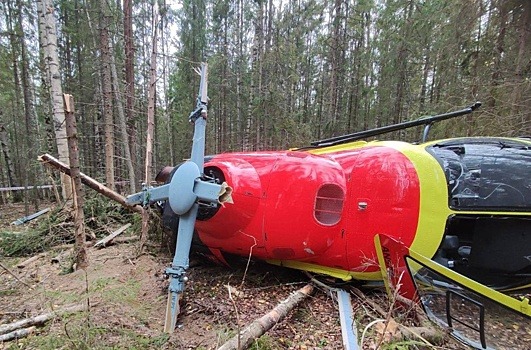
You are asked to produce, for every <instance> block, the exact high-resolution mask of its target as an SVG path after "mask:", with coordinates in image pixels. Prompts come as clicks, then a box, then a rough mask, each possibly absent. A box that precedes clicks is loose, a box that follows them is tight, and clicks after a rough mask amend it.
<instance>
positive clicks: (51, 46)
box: [37, 0, 72, 200]
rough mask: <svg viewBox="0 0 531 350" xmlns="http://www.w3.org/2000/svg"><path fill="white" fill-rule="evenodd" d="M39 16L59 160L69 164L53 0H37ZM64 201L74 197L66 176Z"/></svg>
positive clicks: (63, 182) (64, 180)
mask: <svg viewBox="0 0 531 350" xmlns="http://www.w3.org/2000/svg"><path fill="white" fill-rule="evenodd" d="M37 11H38V16H39V36H40V41H41V45H42V52H43V55H44V61H45V70H46V75H45V76H46V79H47V80H48V82H49V86H50V94H51V96H50V99H51V103H52V114H53V125H54V131H55V141H56V144H57V153H58V157H59V160H60V161H62V162H65V163H67V164H68V143H67V138H66V124H65V112H64V108H63V88H62V85H61V73H60V71H59V55H58V53H57V33H56V27H55V22H56V19H55V16H54V12H53V11H54V7H53V3H52V1H51V0H37ZM61 185H62V189H63V197H64V199H65V200H66V199H69V198H71V197H72V185H71V183H70V179H69V178H68V177H67V176H66V175H61Z"/></svg>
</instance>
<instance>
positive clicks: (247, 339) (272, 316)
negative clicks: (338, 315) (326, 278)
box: [218, 284, 313, 350]
mask: <svg viewBox="0 0 531 350" xmlns="http://www.w3.org/2000/svg"><path fill="white" fill-rule="evenodd" d="M312 291H313V285H311V284H307V285H305V286H304V287H302V288H301V289H299V290H298V291H296V292H295V293H293V294H291V295H290V296H289V297H288V298H287V299H285V300H283V301H281V302H280V304H278V305H277V306H275V308H274V309H273V310H271V311H269V312H268V313H267V314H265V315H264V316H262V317H260V318H258V319H256V320H254V321H253V322H252V323H251V324H250V325H249V326H247V327H246V328H245V329H244V330H243V331H242V332H241V334H237V335H235V336H234V337H232V338H231V339H229V340H228V341H227V342H226V343H225V344H223V345H222V346H221V347H219V348H218V350H237V349H238V346H239V348H240V349H247V348H248V347H249V345H251V344H252V342H253V340H255V339H257V338H259V337H261V336H262V335H263V334H264V333H265V332H267V331H268V330H269V329H271V327H273V326H274V325H275V324H277V323H278V322H279V321H280V320H282V319H283V318H284V317H286V315H287V314H288V313H289V312H290V311H291V310H293V309H294V308H295V306H297V305H298V304H299V303H300V302H301V301H302V300H304V299H305V298H306V297H307V296H308V295H310V294H311V293H312Z"/></svg>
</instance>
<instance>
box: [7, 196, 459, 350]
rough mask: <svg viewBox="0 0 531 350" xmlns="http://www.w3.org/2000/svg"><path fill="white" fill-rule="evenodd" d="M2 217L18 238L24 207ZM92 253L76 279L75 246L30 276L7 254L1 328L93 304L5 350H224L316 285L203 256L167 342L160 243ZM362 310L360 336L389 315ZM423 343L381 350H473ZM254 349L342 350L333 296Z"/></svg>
mask: <svg viewBox="0 0 531 350" xmlns="http://www.w3.org/2000/svg"><path fill="white" fill-rule="evenodd" d="M0 213H1V216H0V232H1V231H2V230H14V228H13V226H10V225H9V223H10V222H12V221H13V220H15V219H17V218H19V217H21V216H24V208H23V206H15V205H8V206H0ZM38 220H42V219H40V218H39V219H36V220H35V221H38ZM28 225H32V224H28ZM33 225H35V223H33ZM119 226H120V225H118V226H117V227H109V228H108V230H110V231H112V230H113V229H117V228H118V227H119ZM16 230H19V232H18V233H17V234H19V235H24V234H25V232H26V231H25V230H26V228H24V227H21V226H19V227H17V228H16ZM87 251H88V259H89V266H88V268H87V269H86V270H78V271H75V272H71V273H68V270H69V265H71V264H70V262H69V256H70V251H69V250H68V248H66V250H65V248H62V249H50V250H47V251H46V252H45V254H43V256H42V257H41V258H40V259H39V260H37V261H34V262H33V263H31V264H29V265H28V266H26V267H24V268H17V264H19V263H20V262H21V261H23V260H25V259H27V258H28V257H27V256H26V257H16V258H14V257H9V258H8V257H5V256H3V255H2V251H1V250H0V262H1V263H2V265H3V266H4V267H7V268H8V269H9V271H7V270H5V269H0V325H2V324H7V323H10V322H14V321H17V320H20V319H23V318H26V317H31V316H35V315H39V314H44V313H47V312H50V311H52V310H57V309H60V308H61V307H63V306H67V305H72V304H76V303H83V304H87V305H89V309H88V311H86V312H78V313H74V314H70V315H64V316H61V317H56V318H55V319H53V320H51V321H49V322H47V323H45V324H44V325H42V326H41V327H39V328H37V329H36V331H35V332H34V333H33V334H32V335H30V336H29V337H27V338H20V339H18V340H15V341H10V342H5V343H2V342H0V349H45V350H46V349H216V348H217V347H218V346H220V345H221V344H223V343H224V342H225V341H227V340H228V339H229V338H230V337H232V336H233V335H235V334H236V332H237V330H238V328H239V327H240V328H241V329H243V328H244V327H245V325H248V324H249V323H251V322H252V321H253V320H254V319H256V318H258V317H260V316H262V315H264V314H265V313H267V312H268V311H269V310H271V309H272V308H273V307H274V306H275V305H277V304H278V303H279V302H280V301H282V300H283V299H285V298H286V297H288V296H289V295H290V294H291V293H292V292H294V291H296V290H298V289H299V288H301V287H302V286H304V285H305V284H306V283H308V281H309V278H308V276H306V275H304V274H302V273H299V272H297V271H294V270H289V269H285V268H280V267H275V266H270V265H266V264H262V263H255V262H251V264H250V266H249V268H248V269H247V270H246V263H245V262H243V263H242V264H237V265H236V266H235V267H234V268H232V269H229V268H227V267H223V266H219V265H216V264H214V263H211V262H210V261H209V260H208V259H205V258H202V257H198V256H194V257H193V258H192V265H193V267H191V268H190V269H189V278H190V280H189V282H188V285H187V289H186V292H185V297H184V300H183V305H182V309H181V315H180V317H179V320H178V325H177V329H176V330H175V332H174V333H172V334H171V335H168V334H166V333H163V332H162V330H163V326H164V314H165V308H166V295H167V287H168V281H167V280H166V279H165V278H164V277H163V274H162V272H163V271H164V268H165V267H166V266H167V265H168V264H169V262H170V261H171V256H170V255H169V254H167V253H163V252H161V249H160V248H159V247H153V245H152V246H151V247H150V248H148V249H147V250H146V251H145V253H143V254H141V255H140V256H138V254H137V245H136V243H127V244H126V243H123V244H117V245H112V246H109V247H106V248H103V249H96V248H92V247H91V248H88V250H87ZM11 273H12V274H11ZM228 286H230V287H231V288H232V289H231V294H230V296H229V292H228ZM231 298H232V299H231ZM367 298H369V299H370V300H372V301H373V302H376V303H378V304H379V305H380V306H381V307H382V308H383V309H385V310H387V309H388V305H389V304H388V303H389V301H388V299H387V298H386V296H385V294H384V293H382V292H381V291H376V292H369V293H367ZM353 308H354V313H355V317H356V322H357V324H358V336H359V337H361V333H362V332H363V330H364V328H365V327H366V326H367V325H368V324H369V323H371V321H373V320H375V319H377V318H381V317H382V316H381V315H378V313H377V312H375V311H374V310H373V309H371V307H370V305H369V304H367V303H366V302H364V301H362V300H357V299H356V298H355V297H354V298H353ZM381 336H382V335H381V334H380V333H378V327H369V328H367V332H366V335H365V338H364V339H365V341H364V344H363V349H374V348H376V344H378V343H379V339H380V337H381ZM358 339H359V338H358ZM419 344H421V342H419V341H411V340H409V341H404V342H395V343H394V344H390V345H383V346H382V347H381V348H388V349H427V348H430V349H464V347H463V346H461V345H460V344H458V343H456V342H455V341H453V340H450V339H447V340H445V342H444V345H442V346H441V345H439V346H437V347H434V346H433V347H426V346H424V345H419ZM252 348H254V349H341V348H342V337H341V329H340V321H339V312H338V308H337V302H336V300H335V298H334V295H333V294H331V293H330V292H329V291H327V290H326V289H325V288H323V287H320V288H317V289H316V290H315V291H314V293H313V294H312V295H311V296H310V297H309V298H307V299H306V300H304V301H303V302H302V303H301V304H300V305H299V306H298V307H296V308H295V310H293V311H292V312H291V313H290V314H289V315H288V317H287V318H286V319H284V320H283V321H281V322H279V323H278V324H276V325H275V326H274V327H273V328H272V329H271V330H270V331H269V332H267V333H266V335H264V336H262V337H261V338H259V339H258V340H256V341H255V343H254V344H253V346H252Z"/></svg>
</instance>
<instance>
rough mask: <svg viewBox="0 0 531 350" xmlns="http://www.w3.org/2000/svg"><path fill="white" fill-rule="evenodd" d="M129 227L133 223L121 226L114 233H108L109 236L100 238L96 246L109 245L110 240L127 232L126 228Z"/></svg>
mask: <svg viewBox="0 0 531 350" xmlns="http://www.w3.org/2000/svg"><path fill="white" fill-rule="evenodd" d="M129 227H131V224H130V223H129V224H126V225H124V226H122V227H120V228H119V229H118V230H116V231H114V232H113V233H111V234H110V235H108V236H107V237H105V238H102V239H101V240H99V241H98V242H96V244H94V247H101V248H103V247H105V246H106V245H107V243H109V242H110V241H112V240H113V239H114V238H116V237H117V236H118V235H120V234H122V233H124V232H125V230H127V229H128V228H129Z"/></svg>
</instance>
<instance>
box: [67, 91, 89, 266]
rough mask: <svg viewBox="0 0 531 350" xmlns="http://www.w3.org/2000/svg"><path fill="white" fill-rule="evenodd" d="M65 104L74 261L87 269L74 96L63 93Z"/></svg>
mask: <svg viewBox="0 0 531 350" xmlns="http://www.w3.org/2000/svg"><path fill="white" fill-rule="evenodd" d="M63 101H64V106H65V121H66V137H67V140H68V158H69V161H70V177H71V178H72V190H73V191H72V192H73V194H74V227H75V244H74V261H75V264H76V266H75V268H76V270H77V269H85V268H86V267H87V265H88V260H87V251H86V248H85V225H84V223H83V220H84V213H83V187H82V186H81V176H80V171H79V148H78V143H77V126H76V117H75V115H74V113H75V110H74V97H73V96H72V95H68V94H63Z"/></svg>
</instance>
